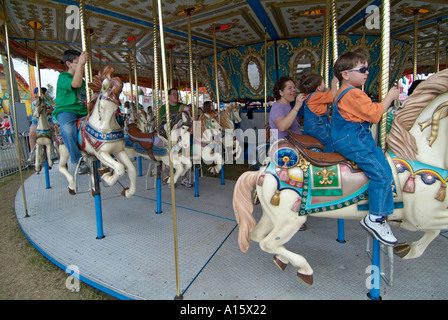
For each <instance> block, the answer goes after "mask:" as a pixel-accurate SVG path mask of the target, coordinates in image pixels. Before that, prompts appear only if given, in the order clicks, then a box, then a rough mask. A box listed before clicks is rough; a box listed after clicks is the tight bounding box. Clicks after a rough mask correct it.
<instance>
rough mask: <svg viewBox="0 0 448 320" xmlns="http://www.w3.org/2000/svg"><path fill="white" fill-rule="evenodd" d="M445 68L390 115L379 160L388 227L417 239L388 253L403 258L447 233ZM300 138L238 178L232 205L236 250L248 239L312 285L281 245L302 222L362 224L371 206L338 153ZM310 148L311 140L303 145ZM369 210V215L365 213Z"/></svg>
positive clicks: (308, 272) (300, 262) (301, 261)
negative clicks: (384, 164) (386, 173)
mask: <svg viewBox="0 0 448 320" xmlns="http://www.w3.org/2000/svg"><path fill="white" fill-rule="evenodd" d="M447 139H448V69H445V70H443V71H441V72H438V73H436V74H434V75H432V76H431V77H429V78H428V79H427V80H426V81H425V82H423V83H421V84H420V85H419V86H418V87H417V89H416V90H415V91H414V93H413V94H412V95H411V96H409V98H408V100H406V101H405V102H404V104H403V106H402V108H401V110H399V111H398V113H397V115H396V116H395V118H394V120H393V123H392V126H391V129H390V132H389V135H388V137H387V148H386V150H385V156H386V158H387V160H388V162H389V164H390V166H391V168H392V171H393V176H394V182H393V183H394V205H395V210H394V213H393V214H392V215H390V216H388V217H387V219H388V221H389V224H390V225H392V226H393V227H394V226H398V227H401V228H403V229H405V230H410V231H422V232H423V236H422V237H421V238H420V239H419V240H417V241H415V242H413V243H412V244H410V245H409V244H407V243H400V244H398V245H396V246H395V247H394V252H395V253H396V254H397V255H398V256H400V257H402V258H404V259H413V258H418V257H420V256H421V255H422V254H423V253H424V251H425V249H426V248H427V247H428V245H429V244H430V243H431V241H432V240H434V238H435V237H436V236H437V235H438V234H439V233H440V231H441V230H444V229H448V209H447V206H448V199H447V197H446V184H447V181H448V149H447V143H446V141H447ZM300 140H301V137H297V136H294V135H291V136H290V140H284V139H281V140H278V142H277V143H275V144H273V145H272V146H271V149H270V151H269V160H270V161H269V163H268V164H267V165H266V166H264V167H262V168H261V169H260V170H259V171H248V172H245V173H244V174H242V175H241V176H240V178H239V179H238V181H237V183H236V185H235V189H234V195H233V207H234V211H235V215H236V219H237V222H238V225H239V235H238V242H239V246H240V249H241V250H242V251H243V252H247V250H248V249H249V245H250V240H253V241H256V242H259V245H260V247H261V249H262V250H263V251H265V252H268V253H270V254H272V255H273V259H274V262H275V263H276V264H277V266H278V267H279V268H280V269H281V270H284V269H285V268H286V266H287V265H288V264H291V265H292V266H293V267H294V268H296V270H297V276H298V277H299V278H300V279H302V280H303V281H304V282H306V283H308V284H312V283H313V269H312V268H311V266H310V265H309V263H308V262H307V260H306V259H305V257H303V256H302V255H300V254H297V253H295V252H292V251H290V250H288V249H286V248H285V246H284V245H285V244H286V243H287V242H288V241H289V240H290V239H291V238H292V237H293V236H294V235H295V234H296V232H297V231H298V230H299V228H300V227H301V226H302V225H303V224H304V223H305V221H306V219H307V216H308V215H311V216H315V217H326V218H334V219H358V220H361V219H362V218H363V216H364V215H365V214H366V210H368V208H369V202H368V200H369V199H368V193H367V187H368V184H369V179H368V178H367V177H366V175H365V174H364V173H363V172H362V171H361V170H360V169H359V168H358V167H357V166H356V164H355V163H353V162H350V161H347V159H345V158H343V157H342V156H341V155H339V154H337V153H322V152H313V151H310V150H307V148H306V142H307V141H305V142H303V141H300ZM308 142H309V141H308ZM254 187H255V188H256V196H257V197H258V199H259V201H260V203H261V207H262V210H263V215H262V217H261V218H260V220H259V221H258V223H257V222H256V221H255V219H254V217H253V213H252V211H253V199H252V195H251V192H252V189H253V188H254ZM367 212H368V211H367Z"/></svg>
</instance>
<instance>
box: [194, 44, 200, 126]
mask: <svg viewBox="0 0 448 320" xmlns="http://www.w3.org/2000/svg"><path fill="white" fill-rule="evenodd" d="M195 49H196V50H195V53H196V59H195V60H196V105H195V106H196V110H195V111H194V112H193V115H197V114H198V112H199V111H198V109H199V60H198V42H197V41H196V45H195ZM193 119H194V118H193Z"/></svg>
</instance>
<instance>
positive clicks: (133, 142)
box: [126, 127, 168, 161]
mask: <svg viewBox="0 0 448 320" xmlns="http://www.w3.org/2000/svg"><path fill="white" fill-rule="evenodd" d="M126 146H127V147H132V148H133V149H134V150H135V151H136V152H138V153H147V154H148V155H149V157H150V158H151V159H152V160H154V161H156V159H155V158H154V156H157V157H164V156H167V155H168V146H167V144H166V143H165V142H164V141H163V140H161V139H160V138H159V136H158V135H157V134H154V133H152V132H151V133H145V132H142V131H141V130H140V129H138V128H137V127H130V128H129V130H128V133H127V135H126Z"/></svg>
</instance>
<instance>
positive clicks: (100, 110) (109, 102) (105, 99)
mask: <svg viewBox="0 0 448 320" xmlns="http://www.w3.org/2000/svg"><path fill="white" fill-rule="evenodd" d="M114 72H115V69H114V68H113V67H111V66H106V67H104V68H103V69H102V70H100V71H99V72H98V75H96V76H94V77H93V82H91V83H89V88H90V89H92V91H93V96H92V98H91V100H90V102H89V108H88V109H89V117H90V120H89V121H90V122H91V123H92V124H93V125H94V126H95V127H97V128H98V129H99V130H100V131H101V132H102V133H104V134H107V133H109V132H111V130H112V129H117V128H118V127H119V125H118V122H117V120H116V118H115V116H114V115H115V111H116V110H117V108H118V106H119V105H120V100H119V98H118V97H119V96H120V93H121V91H122V89H123V82H122V81H121V79H120V78H118V77H115V78H112V76H113V74H114Z"/></svg>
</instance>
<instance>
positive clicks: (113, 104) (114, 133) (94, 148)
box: [59, 66, 137, 198]
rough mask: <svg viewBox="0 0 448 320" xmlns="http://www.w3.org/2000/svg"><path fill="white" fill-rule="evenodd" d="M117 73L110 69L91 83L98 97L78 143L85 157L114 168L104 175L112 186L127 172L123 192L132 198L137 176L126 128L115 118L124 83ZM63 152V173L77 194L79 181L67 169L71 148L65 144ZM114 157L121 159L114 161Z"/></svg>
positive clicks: (80, 128)
mask: <svg viewBox="0 0 448 320" xmlns="http://www.w3.org/2000/svg"><path fill="white" fill-rule="evenodd" d="M114 71H115V70H114V68H112V67H110V66H106V67H104V69H103V70H101V71H99V72H98V75H96V76H95V77H94V79H93V82H92V83H89V88H91V89H92V91H93V93H94V94H93V97H92V99H91V100H90V102H89V114H88V115H87V116H86V117H84V118H81V119H79V120H78V124H77V125H78V132H80V134H81V141H78V144H79V147H80V150H81V152H82V154H83V156H86V155H92V156H95V157H96V158H97V159H98V160H99V161H101V163H103V164H104V165H106V166H107V167H109V168H110V169H113V170H111V171H112V172H110V171H109V172H105V173H104V174H103V175H102V176H101V179H102V180H103V181H105V182H106V183H107V184H108V185H114V184H115V183H116V182H117V181H118V179H119V178H120V177H121V176H123V175H124V174H125V172H126V171H127V173H128V176H129V181H130V186H129V188H126V189H124V190H123V191H122V195H123V196H125V197H126V198H130V197H132V195H134V193H135V183H136V178H137V173H136V170H135V167H134V165H133V164H132V162H131V160H130V159H129V157H128V156H127V154H126V152H125V140H124V134H123V129H122V128H121V127H120V125H119V124H118V122H117V119H116V117H115V111H116V110H117V109H118V106H119V104H120V100H119V99H118V97H119V95H120V93H121V90H122V88H123V83H122V81H121V80H120V79H119V78H118V77H115V78H112V76H113V73H114ZM59 153H60V161H59V171H60V172H61V173H62V174H63V175H64V176H65V177H66V178H67V181H68V183H69V192H70V193H71V194H75V187H76V186H75V182H74V179H73V176H72V175H71V174H70V173H69V172H68V170H67V166H66V164H67V161H68V159H69V153H68V149H67V147H66V146H65V145H63V144H61V145H60V146H59ZM111 154H112V155H114V156H115V158H116V159H117V160H115V159H114V158H112V156H111Z"/></svg>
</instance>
